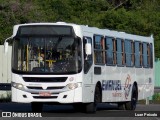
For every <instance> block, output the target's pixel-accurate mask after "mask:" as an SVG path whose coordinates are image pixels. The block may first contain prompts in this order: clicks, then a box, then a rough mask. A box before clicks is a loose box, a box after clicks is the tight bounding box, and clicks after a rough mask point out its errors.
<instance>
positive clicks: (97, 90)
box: [86, 85, 101, 113]
mask: <svg viewBox="0 0 160 120" xmlns="http://www.w3.org/2000/svg"><path fill="white" fill-rule="evenodd" d="M100 102H101V91H100V87H99V86H98V85H97V86H96V88H95V93H94V102H93V103H89V104H86V112H87V113H95V112H96V110H97V104H98V103H100Z"/></svg>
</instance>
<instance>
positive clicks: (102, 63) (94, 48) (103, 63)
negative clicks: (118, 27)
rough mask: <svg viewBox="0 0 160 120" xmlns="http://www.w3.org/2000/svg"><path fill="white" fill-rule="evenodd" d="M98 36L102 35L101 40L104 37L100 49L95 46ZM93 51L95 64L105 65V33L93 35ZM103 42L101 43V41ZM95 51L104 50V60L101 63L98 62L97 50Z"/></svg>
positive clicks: (102, 55)
mask: <svg viewBox="0 0 160 120" xmlns="http://www.w3.org/2000/svg"><path fill="white" fill-rule="evenodd" d="M96 36H100V37H101V39H100V42H101V40H102V38H103V41H104V42H103V46H102V48H100V49H98V48H96V47H95V45H96V42H95V41H96V39H95V37H96ZM93 44H94V45H93V52H94V59H93V61H94V64H95V65H105V59H106V58H105V37H104V36H103V35H100V34H94V35H93ZM100 44H101V43H100ZM95 51H98V52H102V54H101V57H102V62H101V63H97V62H96V55H95V54H96V52H95Z"/></svg>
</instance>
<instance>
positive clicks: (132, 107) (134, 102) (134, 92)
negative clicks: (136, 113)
mask: <svg viewBox="0 0 160 120" xmlns="http://www.w3.org/2000/svg"><path fill="white" fill-rule="evenodd" d="M137 99H138V91H137V88H136V86H135V85H133V87H132V95H131V101H129V102H126V104H125V106H126V110H135V109H136V105H137Z"/></svg>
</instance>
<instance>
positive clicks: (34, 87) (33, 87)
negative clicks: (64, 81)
mask: <svg viewBox="0 0 160 120" xmlns="http://www.w3.org/2000/svg"><path fill="white" fill-rule="evenodd" d="M26 87H27V88H28V89H34V90H43V88H42V87H36V86H26ZM63 88H64V86H55V87H47V89H46V90H55V89H63Z"/></svg>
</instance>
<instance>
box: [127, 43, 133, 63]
mask: <svg viewBox="0 0 160 120" xmlns="http://www.w3.org/2000/svg"><path fill="white" fill-rule="evenodd" d="M131 42H132V41H131V40H125V54H126V66H133V63H132V44H131Z"/></svg>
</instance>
